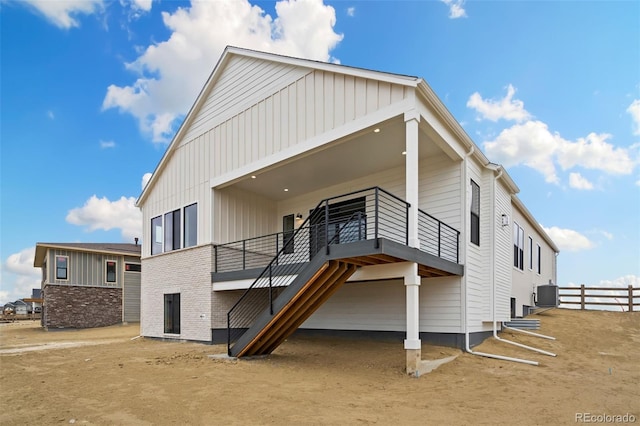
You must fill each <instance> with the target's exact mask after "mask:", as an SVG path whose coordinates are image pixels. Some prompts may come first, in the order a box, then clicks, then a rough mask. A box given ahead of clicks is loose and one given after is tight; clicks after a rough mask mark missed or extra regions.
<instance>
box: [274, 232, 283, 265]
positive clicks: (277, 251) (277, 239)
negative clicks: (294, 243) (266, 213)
mask: <svg viewBox="0 0 640 426" xmlns="http://www.w3.org/2000/svg"><path fill="white" fill-rule="evenodd" d="M282 238H283V239H284V232H283V233H282ZM283 242H284V241H283ZM278 253H280V234H276V265H277V264H278Z"/></svg>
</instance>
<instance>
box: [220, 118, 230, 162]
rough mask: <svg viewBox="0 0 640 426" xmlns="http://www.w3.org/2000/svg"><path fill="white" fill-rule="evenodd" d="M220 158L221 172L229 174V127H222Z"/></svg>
mask: <svg viewBox="0 0 640 426" xmlns="http://www.w3.org/2000/svg"><path fill="white" fill-rule="evenodd" d="M219 129H220V133H219V136H220V156H221V160H220V166H221V167H220V172H221V173H227V171H228V170H229V167H228V161H229V157H228V154H227V127H226V126H220V127H219Z"/></svg>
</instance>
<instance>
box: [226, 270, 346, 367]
mask: <svg viewBox="0 0 640 426" xmlns="http://www.w3.org/2000/svg"><path fill="white" fill-rule="evenodd" d="M309 267H313V266H312V264H310V265H309ZM356 269H357V266H356V265H354V264H349V263H346V262H343V261H339V260H329V261H327V262H324V263H323V264H322V265H321V266H320V267H319V268H317V269H316V271H315V272H314V273H313V274H312V276H311V278H306V276H308V275H307V274H300V276H299V278H301V280H300V281H299V282H296V281H298V279H297V278H296V280H294V281H293V282H292V283H291V285H290V286H289V289H294V288H295V291H289V292H288V293H289V295H287V294H286V292H285V293H283V294H282V295H281V296H280V297H279V299H280V298H283V299H285V300H284V305H283V306H282V307H280V308H279V309H278V310H277V312H274V313H273V315H269V317H270V318H268V320H267V321H264V320H263V321H256V323H255V324H254V325H253V326H252V327H251V328H249V329H248V330H247V331H246V332H245V333H244V335H243V336H242V337H243V339H239V340H238V342H236V344H235V345H233V347H232V348H231V350H230V355H232V356H236V357H243V356H254V355H265V354H270V353H271V352H273V350H275V349H276V348H277V347H278V346H279V345H280V344H281V343H282V342H284V341H285V340H286V339H287V338H288V337H289V336H291V334H293V332H294V331H296V330H297V328H298V327H299V326H300V325H301V324H302V323H303V322H304V321H305V320H306V319H307V318H309V317H310V316H311V314H313V313H314V312H315V311H316V310H317V309H318V308H319V307H320V306H321V305H322V304H323V303H324V302H325V301H326V300H327V299H329V297H331V295H333V294H334V293H335V292H336V291H337V290H338V289H339V288H340V287H341V286H342V284H344V283H345V281H347V280H348V279H349V277H350V276H351V275H353V273H354V272H355V271H356ZM289 289H288V290H289Z"/></svg>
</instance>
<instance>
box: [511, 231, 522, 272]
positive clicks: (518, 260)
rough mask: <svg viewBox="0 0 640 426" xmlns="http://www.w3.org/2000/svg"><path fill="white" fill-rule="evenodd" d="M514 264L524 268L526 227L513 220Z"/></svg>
mask: <svg viewBox="0 0 640 426" xmlns="http://www.w3.org/2000/svg"><path fill="white" fill-rule="evenodd" d="M513 266H514V267H515V268H518V269H520V270H521V271H522V270H523V269H524V229H522V228H521V227H520V225H518V223H517V222H513Z"/></svg>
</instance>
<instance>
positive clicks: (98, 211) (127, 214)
mask: <svg viewBox="0 0 640 426" xmlns="http://www.w3.org/2000/svg"><path fill="white" fill-rule="evenodd" d="M135 204H136V199H135V198H134V197H129V198H126V197H120V199H119V200H116V201H110V200H109V199H108V198H107V197H103V198H98V197H96V196H95V195H92V196H91V198H89V199H88V200H87V202H86V203H85V204H84V206H82V207H77V208H75V209H72V210H70V211H69V213H68V214H67V217H66V220H67V222H69V223H71V224H73V225H79V226H85V227H86V229H87V230H88V231H89V232H93V231H96V230H98V229H102V230H105V231H109V230H111V229H120V230H121V233H122V238H123V240H125V241H131V240H133V238H134V237H140V236H141V235H142V213H141V212H140V209H138V208H137V207H136V205H135Z"/></svg>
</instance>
